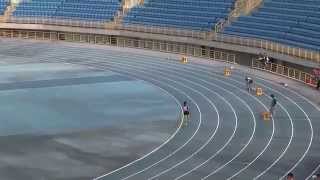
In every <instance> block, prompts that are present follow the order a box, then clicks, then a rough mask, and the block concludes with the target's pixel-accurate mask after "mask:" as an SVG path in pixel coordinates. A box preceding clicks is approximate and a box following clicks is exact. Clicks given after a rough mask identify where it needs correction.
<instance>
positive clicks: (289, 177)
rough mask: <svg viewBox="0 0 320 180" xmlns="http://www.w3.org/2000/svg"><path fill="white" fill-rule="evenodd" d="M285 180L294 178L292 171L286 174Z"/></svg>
mask: <svg viewBox="0 0 320 180" xmlns="http://www.w3.org/2000/svg"><path fill="white" fill-rule="evenodd" d="M286 180H294V175H293V173H289V174H288V175H287V179H286Z"/></svg>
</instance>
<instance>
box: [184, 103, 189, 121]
mask: <svg viewBox="0 0 320 180" xmlns="http://www.w3.org/2000/svg"><path fill="white" fill-rule="evenodd" d="M189 114H190V112H189V106H188V105H187V101H184V102H183V115H184V117H183V121H184V124H185V125H187V124H188V121H189Z"/></svg>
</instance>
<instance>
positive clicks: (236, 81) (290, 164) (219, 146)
mask: <svg viewBox="0 0 320 180" xmlns="http://www.w3.org/2000/svg"><path fill="white" fill-rule="evenodd" d="M77 51H79V50H78V49H76V48H69V49H65V50H62V54H65V55H66V56H68V55H70V54H72V55H76V54H77ZM106 52H107V54H108V56H105V54H106ZM60 54H61V51H60ZM81 56H83V54H81ZM86 56H87V57H88V58H90V60H88V61H68V60H59V59H56V60H55V61H56V62H64V63H72V64H79V65H85V66H88V67H91V68H96V69H100V70H111V71H114V72H117V73H121V74H124V75H128V76H133V77H135V78H137V79H141V80H144V81H147V82H150V83H152V84H154V85H156V86H159V87H161V88H163V89H164V90H166V91H167V92H169V93H170V94H172V95H173V96H175V97H176V98H177V99H178V100H179V101H181V102H182V101H184V100H186V99H188V101H189V102H190V104H191V114H192V116H191V122H190V123H189V124H188V126H186V127H183V128H181V129H179V131H177V133H176V134H175V136H174V137H173V138H172V139H170V141H168V142H167V143H166V144H164V145H162V146H161V147H159V148H158V149H156V150H155V151H154V152H152V153H149V154H148V155H147V156H144V157H143V158H141V159H138V160H137V161H134V162H132V163H130V164H128V165H126V166H124V167H122V168H119V169H117V170H114V171H112V172H110V173H107V174H104V175H101V176H99V177H97V178H96V179H112V180H115V179H137V180H141V179H190V180H191V179H192V180H194V179H281V178H283V177H284V176H285V175H286V174H287V173H288V172H291V171H292V172H294V174H295V175H296V177H297V179H308V178H310V177H311V174H313V173H315V172H316V171H317V169H318V168H319V166H318V163H317V162H316V161H314V157H315V154H317V151H318V150H319V148H320V146H319V144H317V143H316V142H315V140H319V137H320V135H319V132H320V129H319V126H315V125H314V124H315V123H317V119H318V118H319V117H320V111H319V108H318V107H317V106H316V105H314V104H313V103H312V102H310V101H309V100H308V99H306V98H305V97H303V96H302V95H300V94H298V93H296V92H294V91H293V90H290V89H288V88H284V87H282V86H280V85H278V84H276V83H274V82H271V81H269V80H266V79H264V78H263V77H256V78H255V82H256V84H257V85H258V86H260V87H263V89H264V90H265V92H266V94H275V95H276V96H277V97H278V101H279V106H278V108H277V111H276V114H275V116H274V119H273V120H272V121H270V122H266V121H262V120H261V117H260V113H261V112H262V111H266V110H267V109H268V107H269V103H270V98H269V97H268V96H263V97H256V96H254V94H250V93H248V92H247V91H246V90H245V83H244V75H245V73H249V72H243V71H240V70H234V72H233V74H232V76H231V77H224V76H223V74H222V72H223V68H224V66H225V65H224V64H219V63H218V64H215V63H213V64H211V62H207V63H197V62H196V61H191V62H190V63H188V64H181V63H180V62H179V61H177V60H170V59H166V58H160V57H152V56H147V55H139V54H129V55H128V54H119V53H117V52H114V51H109V50H107V51H104V52H103V53H102V52H100V51H96V50H93V49H89V50H88V51H87V54H86ZM82 59H83V57H82ZM46 61H47V60H46ZM252 76H255V75H254V74H252Z"/></svg>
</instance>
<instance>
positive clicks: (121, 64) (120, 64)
mask: <svg viewBox="0 0 320 180" xmlns="http://www.w3.org/2000/svg"><path fill="white" fill-rule="evenodd" d="M108 63H112V64H118V66H121V67H122V66H123V65H124V66H129V67H132V68H133V69H135V70H136V69H137V67H136V66H134V65H129V64H124V63H118V62H110V61H109V62H108ZM104 65H105V64H104ZM100 66H102V65H101V64H100ZM132 68H131V69H132ZM138 68H141V67H138ZM129 69H130V68H129ZM141 72H142V71H141ZM158 73H160V74H162V75H163V76H166V75H165V74H164V73H161V72H158ZM166 79H168V80H169V78H166ZM180 79H184V80H185V81H189V82H190V83H192V84H197V83H194V82H192V81H190V80H188V79H185V78H181V77H180ZM170 81H174V80H171V79H170ZM174 82H176V81H174ZM180 84H181V83H180ZM183 86H185V85H183ZM198 86H202V85H200V84H198ZM185 87H187V86H185ZM203 88H206V87H203ZM192 89H193V88H192ZM193 90H194V91H195V92H196V91H197V90H195V89H193ZM197 92H198V93H199V94H200V95H201V94H202V93H201V92H199V91H197ZM202 96H203V97H204V98H205V99H207V101H208V102H209V103H210V104H211V105H213V107H214V108H215V110H216V112H217V113H218V111H217V109H216V107H215V105H214V104H213V103H212V102H211V100H209V99H208V98H207V97H206V96H205V95H203V94H202ZM218 119H219V116H218ZM236 127H237V123H236ZM235 129H236V128H235ZM216 131H217V128H216V130H215V131H214V133H213V134H212V136H211V137H210V138H209V139H208V140H207V141H206V143H205V144H204V145H203V146H202V147H200V148H199V149H198V150H197V151H195V153H193V154H192V155H191V156H189V157H188V158H189V159H190V158H191V157H192V156H194V155H195V154H197V153H198V152H199V151H200V150H202V149H203V148H204V147H205V146H206V145H207V144H208V143H209V142H210V140H211V139H212V138H213V137H214V135H215V133H216ZM182 147H183V146H182ZM177 150H180V148H179V149H177ZM176 152H177V151H174V152H173V154H172V155H174V154H175V153H176ZM172 155H170V156H168V157H166V158H164V159H162V160H161V161H158V162H157V163H155V164H153V165H151V166H149V167H147V168H145V169H143V170H141V171H138V172H136V173H134V174H132V175H130V176H128V177H126V178H123V180H124V179H128V178H131V177H133V176H135V175H137V174H140V173H142V172H144V171H146V170H148V169H150V168H152V167H154V166H155V165H157V164H159V163H160V162H162V161H164V160H166V159H167V158H169V157H171V156H172ZM182 163H183V162H182ZM180 164H181V163H180ZM178 165H179V163H178ZM178 165H177V166H178ZM151 179H152V178H151Z"/></svg>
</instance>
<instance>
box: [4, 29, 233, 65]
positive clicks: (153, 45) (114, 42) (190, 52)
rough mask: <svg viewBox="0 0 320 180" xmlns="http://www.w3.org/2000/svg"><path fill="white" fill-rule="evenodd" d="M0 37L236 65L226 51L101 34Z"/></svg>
mask: <svg viewBox="0 0 320 180" xmlns="http://www.w3.org/2000/svg"><path fill="white" fill-rule="evenodd" d="M0 37H6V38H23V39H33V40H50V41H58V40H59V41H67V42H79V43H90V44H99V45H110V46H118V47H129V48H139V49H148V50H153V51H160V52H167V53H175V54H180V55H184V56H193V57H198V58H205V59H210V60H215V61H223V62H227V63H232V64H235V63H236V55H235V54H233V53H230V52H227V51H223V50H217V49H214V48H210V47H205V46H196V45H192V44H184V43H177V42H166V41H160V40H151V39H137V38H130V37H120V36H113V35H101V34H82V33H70V32H49V31H26V30H5V29H0Z"/></svg>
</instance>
